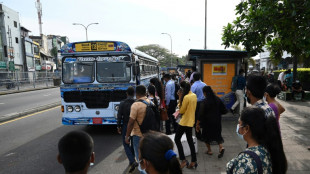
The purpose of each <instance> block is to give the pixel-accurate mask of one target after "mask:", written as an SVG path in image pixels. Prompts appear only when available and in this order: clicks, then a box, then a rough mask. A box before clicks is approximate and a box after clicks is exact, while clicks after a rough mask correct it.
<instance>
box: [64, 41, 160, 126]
mask: <svg viewBox="0 0 310 174" xmlns="http://www.w3.org/2000/svg"><path fill="white" fill-rule="evenodd" d="M61 55H62V78H61V79H62V80H61V85H60V93H61V103H62V105H61V110H62V112H63V117H62V123H63V124H64V125H81V124H85V125H113V124H116V122H117V119H116V118H117V111H118V108H119V103H120V101H122V100H123V99H125V98H126V90H127V88H128V87H129V86H135V85H140V84H142V85H145V86H147V85H148V84H149V81H150V79H151V78H153V77H159V67H158V60H157V59H156V58H154V57H152V56H149V55H147V54H145V53H143V52H141V51H138V50H135V49H132V48H130V47H129V46H128V45H127V44H126V43H124V42H119V41H86V42H74V43H69V44H66V45H64V46H63V47H62V49H61Z"/></svg>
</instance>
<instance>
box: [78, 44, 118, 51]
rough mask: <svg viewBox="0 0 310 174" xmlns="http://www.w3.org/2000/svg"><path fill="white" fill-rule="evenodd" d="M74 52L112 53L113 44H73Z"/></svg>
mask: <svg viewBox="0 0 310 174" xmlns="http://www.w3.org/2000/svg"><path fill="white" fill-rule="evenodd" d="M75 51H76V52H90V51H114V43H113V42H89V43H87V42H86V43H77V44H75Z"/></svg>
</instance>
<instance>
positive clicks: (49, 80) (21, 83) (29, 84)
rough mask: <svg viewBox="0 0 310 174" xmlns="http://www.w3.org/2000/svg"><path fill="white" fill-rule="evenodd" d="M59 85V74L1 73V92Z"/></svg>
mask: <svg viewBox="0 0 310 174" xmlns="http://www.w3.org/2000/svg"><path fill="white" fill-rule="evenodd" d="M59 83H60V73H59V72H58V73H55V72H0V91H5V90H22V89H27V88H41V87H49V86H55V85H56V86H57V85H59Z"/></svg>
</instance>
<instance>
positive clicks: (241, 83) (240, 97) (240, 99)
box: [230, 69, 246, 115]
mask: <svg viewBox="0 0 310 174" xmlns="http://www.w3.org/2000/svg"><path fill="white" fill-rule="evenodd" d="M245 82H246V81H245V77H244V70H243V69H240V70H239V76H238V78H237V88H236V92H235V94H236V98H237V101H236V102H235V103H234V105H233V106H232V107H231V108H230V111H231V112H232V113H233V114H234V113H235V108H236V107H237V106H238V105H239V115H241V112H242V110H243V106H244V87H245Z"/></svg>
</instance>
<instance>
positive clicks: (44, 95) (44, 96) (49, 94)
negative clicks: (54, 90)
mask: <svg viewBox="0 0 310 174" xmlns="http://www.w3.org/2000/svg"><path fill="white" fill-rule="evenodd" d="M50 95H52V94H45V95H43V96H44V97H47V96H50Z"/></svg>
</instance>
